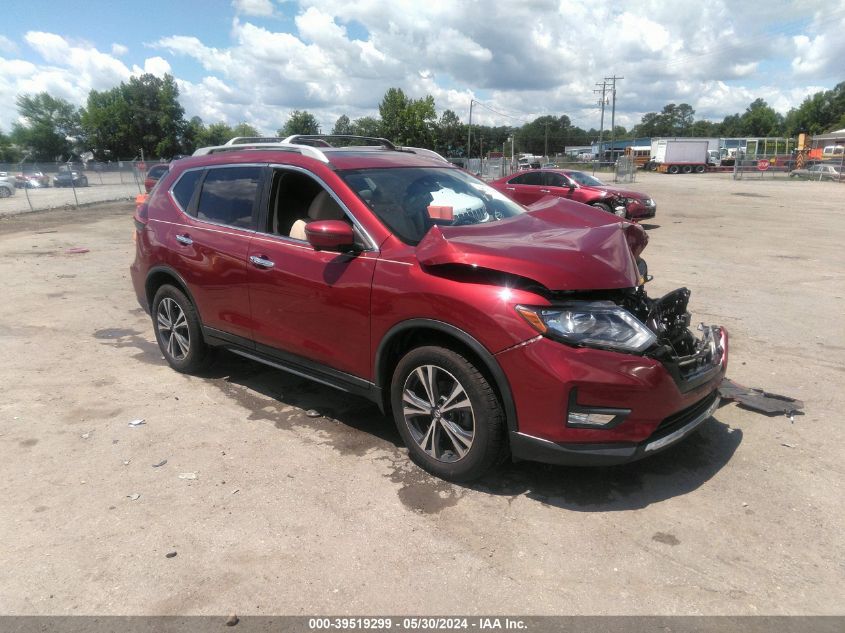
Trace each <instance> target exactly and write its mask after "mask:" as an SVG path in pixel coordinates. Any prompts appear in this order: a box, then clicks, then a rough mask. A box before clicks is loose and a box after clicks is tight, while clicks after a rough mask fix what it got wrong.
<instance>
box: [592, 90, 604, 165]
mask: <svg viewBox="0 0 845 633" xmlns="http://www.w3.org/2000/svg"><path fill="white" fill-rule="evenodd" d="M596 85H597V86H601V90H599V89H597V88H596V89H593V92H594V93H596V94H598V93H599V92H601V99H599V105H601V129H600V131H599V162H601V157H602V153H603V152H602V141H603V140H604V106H605V104H606V103H607V96H606V95H607V81H603V82H601V83H598V82H596ZM595 165H596V163H595V161H593V173H595V171H596V167H595Z"/></svg>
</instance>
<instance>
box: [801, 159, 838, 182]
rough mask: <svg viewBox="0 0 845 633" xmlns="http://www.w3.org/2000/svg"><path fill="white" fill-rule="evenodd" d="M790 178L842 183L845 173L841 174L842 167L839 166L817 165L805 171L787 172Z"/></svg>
mask: <svg viewBox="0 0 845 633" xmlns="http://www.w3.org/2000/svg"><path fill="white" fill-rule="evenodd" d="M789 177H790V178H798V179H802V180H837V181H842V180H844V179H845V173H843V170H842V167H841V166H840V165H830V164H827V165H826V164H824V163H819V164H816V165H811V166H810V167H807V168H805V169H793V170H792V171H791V172H789Z"/></svg>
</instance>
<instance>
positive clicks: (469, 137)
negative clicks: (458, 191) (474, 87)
mask: <svg viewBox="0 0 845 633" xmlns="http://www.w3.org/2000/svg"><path fill="white" fill-rule="evenodd" d="M473 101H475V99H470V100H469V133H468V135H467V165H466V167H467V169H469V157H470V156H472V102H473Z"/></svg>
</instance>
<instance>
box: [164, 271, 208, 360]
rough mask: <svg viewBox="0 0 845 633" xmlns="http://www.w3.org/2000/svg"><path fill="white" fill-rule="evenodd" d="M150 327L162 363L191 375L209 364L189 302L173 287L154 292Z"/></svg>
mask: <svg viewBox="0 0 845 633" xmlns="http://www.w3.org/2000/svg"><path fill="white" fill-rule="evenodd" d="M151 314H152V318H153V328H154V330H155V335H156V341H158V347H159V349H160V350H161V353H162V354H163V355H164V360H166V361H167V364H168V365H170V366H171V367H172V368H173V369H175V370H176V371H178V372H181V373H184V374H193V373H196V372H198V371H200V370H202V369H205V368H206V367H207V366H208V364H209V363H210V362H211V349H210V348H209V346H208V345H206V343H205V340H204V339H203V336H202V325H201V324H200V320H199V316H198V315H197V311H196V308H194V305H193V304H192V303H191V301H190V299H188V297H187V296H185V293H184V292H182V291H181V290H180V289H179V288H177V287H176V286H171V285H169V284H165V285H163V286H161V288H159V289H158V292H156V294H155V298H154V299H153V305H152V311H151Z"/></svg>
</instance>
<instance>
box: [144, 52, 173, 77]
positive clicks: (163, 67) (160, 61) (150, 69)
mask: <svg viewBox="0 0 845 633" xmlns="http://www.w3.org/2000/svg"><path fill="white" fill-rule="evenodd" d="M144 72H145V73H150V74H151V75H155V76H156V77H164V75H165V74H167V73H169V72H170V64H169V63H168V61H167V60H166V59H164V58H163V57H158V56H155V57H148V58H147V59H145V60H144Z"/></svg>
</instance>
